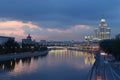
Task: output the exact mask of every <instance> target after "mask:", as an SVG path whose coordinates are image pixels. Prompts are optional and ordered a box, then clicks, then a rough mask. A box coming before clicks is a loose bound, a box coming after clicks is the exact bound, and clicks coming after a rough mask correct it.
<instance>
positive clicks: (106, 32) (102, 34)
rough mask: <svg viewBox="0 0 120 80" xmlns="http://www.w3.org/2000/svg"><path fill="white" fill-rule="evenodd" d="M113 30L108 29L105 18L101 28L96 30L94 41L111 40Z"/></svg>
mask: <svg viewBox="0 0 120 80" xmlns="http://www.w3.org/2000/svg"><path fill="white" fill-rule="evenodd" d="M110 32H111V29H110V28H108V27H107V24H106V20H105V18H102V19H101V21H100V24H99V28H96V29H95V30H94V40H97V41H99V40H105V39H110Z"/></svg>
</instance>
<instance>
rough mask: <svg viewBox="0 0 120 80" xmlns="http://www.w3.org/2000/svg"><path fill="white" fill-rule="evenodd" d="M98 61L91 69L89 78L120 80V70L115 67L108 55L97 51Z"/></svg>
mask: <svg viewBox="0 0 120 80" xmlns="http://www.w3.org/2000/svg"><path fill="white" fill-rule="evenodd" d="M95 54H96V62H95V64H94V65H93V68H92V70H91V76H90V78H89V79H88V80H120V75H119V73H120V70H119V71H118V69H117V68H113V67H112V66H111V65H113V63H112V62H109V61H108V60H107V57H108V56H106V55H101V54H100V52H96V53H95Z"/></svg>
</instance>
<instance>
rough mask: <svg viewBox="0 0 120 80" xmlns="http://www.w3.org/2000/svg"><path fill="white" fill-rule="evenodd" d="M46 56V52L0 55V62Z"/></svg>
mask: <svg viewBox="0 0 120 80" xmlns="http://www.w3.org/2000/svg"><path fill="white" fill-rule="evenodd" d="M46 54H48V50H47V51H42V52H26V53H18V54H7V55H0V61H7V60H11V59H19V58H26V57H33V56H43V55H46Z"/></svg>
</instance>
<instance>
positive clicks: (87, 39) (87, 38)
mask: <svg viewBox="0 0 120 80" xmlns="http://www.w3.org/2000/svg"><path fill="white" fill-rule="evenodd" d="M85 40H86V42H87V43H86V46H87V48H88V46H90V36H85Z"/></svg>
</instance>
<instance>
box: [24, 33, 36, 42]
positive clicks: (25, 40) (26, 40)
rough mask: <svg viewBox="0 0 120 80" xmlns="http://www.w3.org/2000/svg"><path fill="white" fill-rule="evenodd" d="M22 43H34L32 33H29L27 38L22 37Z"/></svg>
mask: <svg viewBox="0 0 120 80" xmlns="http://www.w3.org/2000/svg"><path fill="white" fill-rule="evenodd" d="M22 43H24V44H33V43H34V41H32V38H31V36H30V34H28V36H27V38H26V39H22Z"/></svg>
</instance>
